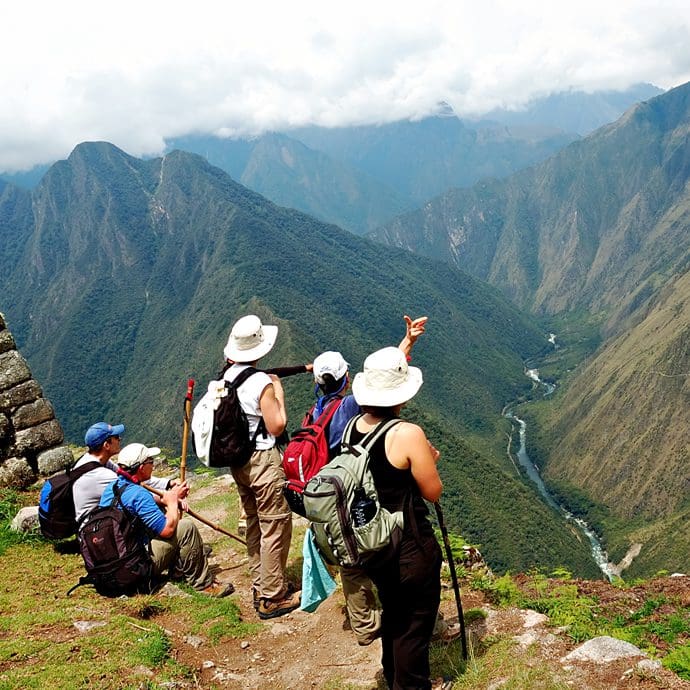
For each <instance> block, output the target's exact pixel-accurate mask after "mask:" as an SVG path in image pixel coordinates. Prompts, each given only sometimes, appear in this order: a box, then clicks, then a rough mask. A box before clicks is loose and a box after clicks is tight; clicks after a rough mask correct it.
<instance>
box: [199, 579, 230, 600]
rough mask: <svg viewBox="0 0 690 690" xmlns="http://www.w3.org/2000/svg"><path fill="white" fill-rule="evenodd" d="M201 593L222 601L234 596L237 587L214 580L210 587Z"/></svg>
mask: <svg viewBox="0 0 690 690" xmlns="http://www.w3.org/2000/svg"><path fill="white" fill-rule="evenodd" d="M201 591H202V593H203V594H206V596H209V597H215V598H216V599H220V598H221V597H227V596H228V595H229V594H232V593H233V592H234V591H235V586H234V585H233V584H232V582H221V581H220V580H214V581H213V582H212V583H211V584H210V585H208V587H204V588H203V589H202V590H201Z"/></svg>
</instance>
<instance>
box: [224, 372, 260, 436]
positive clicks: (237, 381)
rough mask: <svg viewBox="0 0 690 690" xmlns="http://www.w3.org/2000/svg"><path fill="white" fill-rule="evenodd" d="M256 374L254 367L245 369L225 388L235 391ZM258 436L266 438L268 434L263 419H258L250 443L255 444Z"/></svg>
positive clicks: (226, 383) (227, 382)
mask: <svg viewBox="0 0 690 690" xmlns="http://www.w3.org/2000/svg"><path fill="white" fill-rule="evenodd" d="M256 373H258V370H257V369H255V368H254V367H247V368H246V369H244V370H243V371H241V372H240V373H239V374H237V376H235V378H234V379H233V380H232V381H226V382H225V386H226V387H228V388H230V387H232V388H234V389H235V390H237V389H239V387H240V386H241V385H242V384H243V383H244V382H245V381H246V380H247V379H248V378H250V377H251V376H253V375H254V374H256ZM259 434H261V435H262V436H266V435H267V434H268V430H267V429H266V422H264V418H263V417H261V418H260V419H259V423H258V424H257V427H256V431H255V432H254V437H253V438H252V443H254V444H256V437H257V436H258V435H259Z"/></svg>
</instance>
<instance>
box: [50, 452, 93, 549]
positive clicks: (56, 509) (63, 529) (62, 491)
mask: <svg viewBox="0 0 690 690" xmlns="http://www.w3.org/2000/svg"><path fill="white" fill-rule="evenodd" d="M97 467H102V465H101V463H100V462H98V461H97V460H94V461H93V462H87V463H85V464H83V465H82V466H81V467H78V468H77V469H74V468H73V467H71V468H68V469H66V470H63V471H62V472H58V473H57V474H54V475H53V476H52V477H50V478H48V479H46V481H45V483H44V484H43V488H42V489H41V497H40V500H39V503H38V523H39V525H40V527H41V534H43V536H44V537H45V538H46V539H66V538H67V537H71V536H72V535H73V534H76V533H77V521H76V517H75V513H74V499H73V497H72V486H73V484H74V482H76V481H77V479H79V477H81V476H83V475H85V474H86V473H87V472H91V470H95V469H96V468H97Z"/></svg>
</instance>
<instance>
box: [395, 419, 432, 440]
mask: <svg viewBox="0 0 690 690" xmlns="http://www.w3.org/2000/svg"><path fill="white" fill-rule="evenodd" d="M393 429H394V431H395V434H396V436H400V437H402V438H405V439H407V440H412V439H415V438H426V434H425V433H424V429H422V427H421V426H419V425H418V424H413V423H412V422H405V421H400V422H399V423H398V424H396V425H395V426H394V427H393Z"/></svg>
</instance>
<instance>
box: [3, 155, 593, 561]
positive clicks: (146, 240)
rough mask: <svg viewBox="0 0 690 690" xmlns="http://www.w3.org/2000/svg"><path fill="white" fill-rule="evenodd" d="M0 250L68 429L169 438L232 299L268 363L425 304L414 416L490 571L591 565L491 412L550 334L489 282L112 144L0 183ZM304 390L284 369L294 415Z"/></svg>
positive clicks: (294, 421) (17, 312)
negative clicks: (267, 328)
mask: <svg viewBox="0 0 690 690" xmlns="http://www.w3.org/2000/svg"><path fill="white" fill-rule="evenodd" d="M0 256H2V257H3V266H2V268H3V270H2V272H1V273H0V276H1V277H0V294H1V295H2V305H0V307H2V309H3V310H4V311H5V313H6V316H7V320H8V323H9V325H10V327H11V328H12V330H13V331H14V333H15V336H16V338H17V342H18V344H19V347H20V348H21V349H22V352H23V353H24V354H25V356H26V357H27V359H28V360H29V362H30V364H31V367H32V371H33V373H34V375H35V376H36V378H37V379H38V380H39V381H41V384H42V385H43V386H44V388H45V391H46V395H47V396H48V397H49V398H50V400H51V401H52V402H53V404H54V406H55V409H56V415H57V417H58V419H59V420H60V421H61V422H62V424H63V426H64V428H65V431H66V434H67V437H68V439H70V440H71V441H73V442H76V443H79V442H80V441H81V438H82V434H83V430H84V429H85V428H86V427H87V426H88V425H89V424H90V423H92V422H93V421H94V420H97V419H106V420H109V421H113V422H120V421H123V422H124V423H125V424H126V426H127V433H126V440H127V441H133V440H140V441H143V442H145V443H149V444H152V443H156V444H159V445H162V446H164V447H165V446H167V447H172V448H175V447H179V442H180V441H179V440H180V436H181V433H180V431H181V429H180V427H181V424H182V416H181V411H182V402H183V399H184V392H185V388H186V381H187V379H188V378H189V377H190V376H191V377H192V378H194V379H196V380H197V381H198V382H199V384H198V385H199V389H200V390H198V395H200V394H201V393H202V392H203V390H204V388H205V385H206V382H207V380H208V379H210V378H212V377H214V376H215V373H216V372H217V371H218V369H219V368H220V366H221V364H222V354H221V353H222V348H223V346H224V344H225V341H226V338H227V335H228V332H229V330H230V326H231V324H232V323H233V321H234V320H235V319H236V318H237V317H238V316H240V315H242V314H244V313H247V312H254V313H257V314H259V315H260V316H261V317H262V318H263V319H264V320H265V321H267V322H269V323H277V324H278V325H279V327H280V335H279V339H278V342H277V345H276V347H275V348H274V351H273V352H272V353H271V356H270V357H269V358H267V360H266V365H277V364H290V363H299V362H306V361H310V360H311V359H312V358H313V357H314V356H315V355H316V354H318V353H319V352H320V351H323V350H325V349H339V350H341V351H342V352H343V353H344V354H345V356H346V358H347V359H348V361H349V362H350V363H351V368H352V370H353V372H354V371H356V370H357V369H358V368H360V367H361V363H362V361H363V359H364V357H365V356H366V354H367V353H369V352H371V351H372V350H374V349H376V348H378V347H380V346H382V345H385V344H392V343H397V342H398V341H399V339H400V338H401V336H402V333H403V332H404V331H403V321H402V314H403V313H404V312H411V313H412V314H428V316H429V317H430V324H429V329H428V333H427V335H425V336H424V339H423V340H422V341H421V342H420V343H419V345H418V346H417V348H416V349H415V352H414V353H413V356H414V363H415V364H418V365H419V366H420V367H421V368H422V370H423V371H424V375H425V385H424V386H423V388H422V391H421V392H420V395H419V396H418V397H417V398H416V399H415V401H414V404H412V405H410V409H409V411H408V414H409V415H411V418H413V419H419V420H423V423H424V425H425V426H426V427H428V429H429V430H430V431H429V433H430V437H431V438H433V439H434V441H435V442H436V443H438V444H439V446H440V447H442V449H443V451H444V458H445V460H444V465H443V469H442V472H443V476H444V480H445V481H446V484H447V499H446V501H447V508H448V515H449V523H450V524H452V525H454V526H455V527H457V528H460V527H461V528H462V530H463V533H464V534H466V535H467V536H468V537H469V538H470V539H473V540H474V541H477V542H479V543H481V544H482V545H483V547H484V549H485V550H486V551H489V552H491V553H492V554H493V556H487V557H488V558H489V559H490V560H492V564H495V567H497V568H498V569H506V568H524V567H531V566H535V565H537V564H545V565H547V566H550V567H556V566H558V565H559V564H566V565H567V566H568V567H571V568H572V569H573V570H575V571H576V572H580V573H583V574H586V573H589V574H593V573H596V568H595V567H594V566H593V564H592V562H591V559H590V558H589V554H588V550H587V547H586V545H585V544H583V543H582V541H581V540H579V539H578V537H577V536H576V535H575V534H574V533H573V532H572V531H571V530H570V529H569V528H568V527H566V526H565V525H564V524H563V523H562V521H560V520H559V518H558V516H557V515H556V514H554V513H553V512H552V511H550V510H549V509H548V508H546V507H545V506H544V505H543V504H541V502H540V501H539V500H538V498H537V496H536V493H535V491H534V489H533V488H532V487H531V486H530V485H529V484H526V483H525V482H523V481H522V479H521V478H520V477H519V475H517V474H516V473H515V472H514V469H513V468H512V466H511V464H510V463H509V461H508V460H507V458H506V455H505V446H506V438H505V431H506V422H505V421H504V420H503V419H502V418H501V417H500V410H501V408H502V406H503V405H504V403H505V402H506V401H507V400H511V399H514V398H516V397H518V396H520V395H521V394H523V393H524V391H525V388H526V379H525V378H524V376H523V367H522V362H523V359H524V358H525V357H527V356H529V355H532V354H534V353H535V352H539V351H540V350H541V349H543V348H544V346H545V345H546V340H545V336H544V334H543V333H542V331H541V329H540V328H539V327H538V326H537V325H536V323H535V322H534V320H533V319H531V318H530V317H529V316H527V315H524V314H522V313H521V312H520V311H519V310H518V309H517V308H515V307H514V306H513V305H511V304H510V303H509V302H508V301H507V300H506V299H505V298H503V297H502V296H501V295H500V293H499V292H498V291H496V290H495V289H494V288H491V287H490V286H487V285H485V284H483V283H482V282H480V281H478V280H476V279H474V278H472V277H470V276H469V275H467V274H464V273H462V272H460V271H457V270H456V269H453V268H451V267H450V266H448V265H447V264H442V263H437V262H433V261H431V260H428V259H424V258H420V257H415V256H413V255H411V254H409V253H408V252H405V251H402V250H399V249H395V248H390V247H385V246H383V245H379V244H375V243H373V242H371V241H370V240H367V239H365V238H361V237H356V236H354V235H352V234H350V233H348V232H346V231H344V230H341V229H339V228H337V227H335V226H332V225H326V224H323V223H320V222H318V221H316V220H314V219H313V218H311V217H309V216H306V215H304V214H302V213H299V212H297V211H294V210H290V209H285V208H281V207H278V206H275V205H274V204H272V203H271V202H269V201H267V200H266V199H265V198H263V197H261V196H260V195H258V194H256V193H255V192H252V191H250V190H249V189H247V188H245V187H243V186H242V185H240V184H238V183H236V182H235V181H233V180H232V179H231V178H230V177H229V176H228V175H227V174H226V173H224V172H223V171H221V170H220V169H218V168H215V167H213V166H211V165H209V164H208V163H207V162H206V161H205V160H204V159H203V158H201V157H199V156H196V155H193V154H189V153H185V152H180V151H175V152H172V153H170V154H169V155H167V156H165V157H163V158H159V159H154V160H140V159H136V158H133V157H131V156H128V155H127V154H125V153H124V152H123V151H121V150H120V149H117V148H116V147H114V146H112V145H110V144H107V143H85V144H82V145H79V146H78V147H77V148H76V149H75V150H74V151H73V153H72V154H71V155H70V157H69V158H68V159H67V160H65V161H61V162H58V163H56V164H55V165H53V166H52V167H51V169H50V170H49V171H48V172H47V173H46V175H45V176H44V178H43V180H42V181H41V183H40V185H39V186H38V187H37V188H36V189H35V190H33V191H32V192H28V191H25V190H20V189H18V188H16V187H12V186H11V185H5V186H4V187H3V189H2V190H0ZM312 388H313V381H311V380H310V379H309V378H308V377H294V378H293V379H289V380H286V393H287V398H288V400H289V401H290V405H289V415H290V419H291V426H290V428H295V426H297V425H299V420H300V419H301V416H302V414H303V413H304V411H305V410H306V409H307V408H308V407H309V405H310V403H311V401H312V400H313V398H312ZM518 515H519V516H520V520H524V526H523V527H521V528H520V529H516V528H515V523H516V519H517V518H516V516H518ZM545 526H548V527H545Z"/></svg>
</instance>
